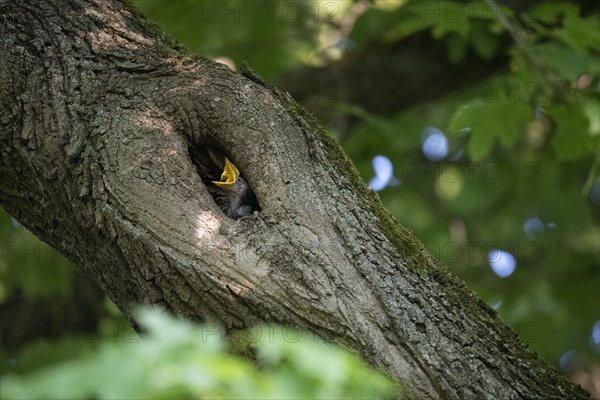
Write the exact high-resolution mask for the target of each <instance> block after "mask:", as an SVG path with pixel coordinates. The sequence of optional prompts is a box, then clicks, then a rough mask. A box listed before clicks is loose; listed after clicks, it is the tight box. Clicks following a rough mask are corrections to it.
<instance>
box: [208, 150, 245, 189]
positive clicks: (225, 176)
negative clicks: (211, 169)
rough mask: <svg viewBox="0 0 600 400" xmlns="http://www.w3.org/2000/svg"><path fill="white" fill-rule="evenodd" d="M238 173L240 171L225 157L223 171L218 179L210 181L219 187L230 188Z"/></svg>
mask: <svg viewBox="0 0 600 400" xmlns="http://www.w3.org/2000/svg"><path fill="white" fill-rule="evenodd" d="M239 175H240V171H239V170H238V169H237V168H236V166H235V165H233V163H232V162H231V161H229V159H228V158H227V157H225V168H223V173H222V174H221V180H220V181H212V183H214V184H215V185H217V186H218V187H220V188H221V189H225V190H227V189H230V188H231V187H232V186H233V184H234V183H235V181H236V180H237V177H238V176H239Z"/></svg>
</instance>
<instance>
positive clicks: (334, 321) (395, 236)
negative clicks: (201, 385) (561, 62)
mask: <svg viewBox="0 0 600 400" xmlns="http://www.w3.org/2000/svg"><path fill="white" fill-rule="evenodd" d="M0 18H1V25H0V43H1V45H0V83H1V86H0V156H1V163H0V203H1V204H2V206H3V207H5V208H6V209H7V210H8V212H10V213H11V214H13V215H14V216H15V217H16V218H18V219H19V221H20V222H21V223H23V224H24V225H25V226H27V227H28V229H30V230H31V231H32V232H34V233H35V234H36V235H37V236H38V237H40V238H41V239H42V240H44V241H46V242H48V243H49V244H51V245H52V246H54V247H56V248H57V249H58V250H59V251H60V252H62V253H63V254H65V255H66V256H67V257H69V258H70V259H71V260H72V261H73V262H74V263H75V264H76V265H78V266H79V267H80V268H82V269H83V270H84V271H85V272H87V273H88V274H89V275H90V276H91V277H92V278H93V279H94V280H96V281H97V282H98V283H99V284H100V285H101V286H102V288H103V289H104V290H105V291H106V292H107V293H108V295H109V296H110V298H111V299H112V300H113V301H114V302H115V303H116V304H117V305H118V306H119V308H120V309H121V310H122V311H123V312H124V313H125V314H126V315H127V314H129V313H130V311H131V307H132V306H133V305H135V304H140V303H141V304H159V305H161V306H163V307H165V308H167V309H169V310H171V311H172V312H174V313H175V314H177V315H180V316H184V317H186V318H189V319H192V320H195V321H207V320H210V321H216V322H219V323H221V324H222V325H223V326H224V327H225V328H226V329H228V330H229V331H233V330H237V329H242V328H246V327H249V326H252V325H255V324H257V323H261V322H276V323H280V324H289V325H292V326H295V327H297V328H300V329H304V330H308V331H311V332H314V333H315V334H317V335H319V336H321V337H323V338H326V339H329V340H332V341H335V342H337V343H340V344H343V345H345V346H348V347H349V348H351V349H353V350H355V351H356V352H358V353H360V354H361V355H362V356H363V357H364V358H365V359H366V360H368V361H369V362H370V363H371V364H373V365H374V366H376V367H379V368H381V369H382V370H383V371H385V372H387V373H388V374H389V375H390V376H392V377H393V379H394V380H396V381H397V382H399V383H401V384H402V385H404V386H405V387H406V389H407V390H408V393H409V397H411V398H415V399H426V398H443V399H465V398H473V399H481V398H490V399H498V398H501V399H506V398H540V399H550V398H555V399H558V398H560V399H564V398H585V397H586V395H585V394H584V392H583V391H582V390H581V389H580V388H579V387H578V386H575V385H574V384H572V383H570V382H568V381H567V380H566V379H565V378H564V377H563V376H561V375H560V374H558V373H557V372H556V371H555V370H554V369H552V368H551V367H550V366H549V365H548V364H547V363H546V362H544V361H542V360H540V359H539V358H538V357H537V356H536V355H535V354H534V353H532V352H531V351H529V350H527V349H526V348H525V346H523V345H522V344H521V343H520V341H519V339H518V338H517V336H516V334H515V333H514V332H513V331H512V330H511V329H510V328H509V327H507V326H506V325H505V324H504V323H502V322H501V321H500V319H499V318H498V317H497V315H496V313H495V312H494V311H493V310H492V309H491V308H489V307H488V306H487V305H485V304H484V303H483V302H482V301H481V300H480V299H478V298H477V297H476V296H475V295H474V294H473V293H472V292H470V291H469V290H468V289H467V288H466V286H465V285H464V283H463V282H461V281H460V280H458V279H457V278H456V277H455V276H454V275H452V274H451V273H450V272H448V270H446V269H445V268H444V267H441V266H439V265H438V264H437V262H436V261H435V260H433V259H432V258H431V256H430V255H429V254H428V253H427V252H426V251H425V250H424V248H423V246H422V245H421V244H420V243H419V242H418V241H417V240H416V239H414V238H413V237H412V236H411V235H410V233H408V232H407V231H406V230H404V229H403V228H401V227H400V226H399V225H398V223H397V222H396V221H395V220H394V219H393V218H392V217H391V216H390V214H389V213H388V212H387V211H386V210H385V209H384V208H383V207H382V205H381V203H380V201H379V199H378V197H377V195H376V194H374V193H373V192H372V191H370V190H369V189H368V188H367V186H366V185H365V184H364V183H363V182H362V181H361V180H360V178H359V177H358V174H357V173H356V171H355V169H354V168H353V166H352V164H351V163H350V161H348V159H347V158H346V156H345V155H344V154H343V152H342V151H341V150H340V148H339V146H338V145H337V144H336V143H335V142H333V141H332V140H331V139H330V138H328V136H327V135H326V134H325V133H324V132H323V131H322V130H321V129H320V128H319V126H318V124H317V123H316V122H315V120H314V119H313V118H312V117H311V116H310V115H308V114H306V113H305V112H304V111H303V110H302V109H301V108H299V107H298V106H297V105H296V104H295V103H294V102H293V101H292V100H291V98H290V97H289V96H288V95H285V94H281V93H279V92H278V91H277V90H274V89H272V88H270V87H268V86H267V85H265V84H263V83H261V81H260V80H258V79H257V78H256V77H254V76H253V74H252V73H251V72H248V71H247V72H246V73H245V75H246V76H242V75H237V74H235V73H233V72H232V71H230V70H228V69H227V68H226V67H224V66H222V65H219V64H216V63H214V62H211V61H209V60H206V59H203V58H200V57H197V56H194V55H192V54H189V53H186V52H185V51H184V50H183V49H182V48H180V47H178V45H176V44H175V43H173V42H171V41H170V40H169V39H168V38H166V37H165V35H164V34H162V33H161V32H159V31H158V30H157V29H156V28H155V27H154V26H153V25H151V24H149V23H148V22H147V21H145V20H144V18H143V17H142V16H141V15H140V14H139V13H138V12H137V11H135V10H134V9H133V8H132V7H131V6H130V5H128V4H127V3H122V2H119V1H117V0H69V1H67V0H50V1H49V0H19V1H17V0H0ZM205 144H210V145H212V146H215V147H218V148H220V149H221V150H222V151H224V152H225V153H226V154H227V156H228V157H229V158H230V159H231V160H232V161H233V162H234V164H235V165H237V166H238V168H239V169H240V170H241V171H242V174H244V176H245V177H246V180H247V181H248V182H249V183H250V185H251V187H252V188H253V190H254V192H255V194H256V196H257V198H258V201H259V203H260V206H261V209H262V210H261V211H260V212H259V213H257V214H254V215H252V216H250V217H246V218H242V219H240V220H237V221H234V220H232V219H229V218H227V217H226V216H225V215H224V214H223V213H222V211H221V210H220V209H219V208H218V207H217V205H216V204H215V202H214V200H213V198H212V197H211V196H210V194H209V192H208V191H207V189H206V186H204V184H203V183H202V181H201V179H200V177H199V176H198V174H197V172H196V169H195V167H194V165H193V164H192V162H191V160H190V157H189V149H190V148H191V147H194V148H200V147H202V146H203V145H205Z"/></svg>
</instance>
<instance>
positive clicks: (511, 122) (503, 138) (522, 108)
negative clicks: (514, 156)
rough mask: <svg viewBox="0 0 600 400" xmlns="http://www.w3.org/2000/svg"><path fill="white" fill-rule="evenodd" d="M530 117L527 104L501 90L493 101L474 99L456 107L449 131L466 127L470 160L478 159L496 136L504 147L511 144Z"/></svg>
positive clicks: (457, 130)
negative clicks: (510, 97) (457, 108)
mask: <svg viewBox="0 0 600 400" xmlns="http://www.w3.org/2000/svg"><path fill="white" fill-rule="evenodd" d="M507 116H510V117H509V118H507ZM532 119H533V112H532V110H531V106H530V105H529V104H525V103H520V102H517V101H513V100H512V99H509V98H508V97H507V96H506V95H505V94H504V93H501V94H499V99H498V100H497V101H493V102H492V101H490V102H486V101H484V100H482V99H477V100H475V101H474V102H473V103H471V104H468V105H466V106H463V107H462V108H460V109H459V110H458V111H457V112H456V114H454V116H453V117H452V120H451V121H450V127H449V130H450V131H451V132H454V133H455V134H456V133H459V132H460V131H464V130H469V132H470V135H471V138H470V140H469V143H468V146H467V149H468V151H469V155H470V156H471V158H472V159H473V160H481V159H482V158H483V157H485V156H486V155H488V154H489V152H490V151H491V149H492V146H493V145H494V142H495V140H496V139H499V140H500V142H501V143H502V144H503V145H504V146H511V145H513V144H515V143H516V142H517V140H518V139H519V137H520V136H521V133H522V131H523V127H524V125H525V123H526V122H528V121H531V120H532Z"/></svg>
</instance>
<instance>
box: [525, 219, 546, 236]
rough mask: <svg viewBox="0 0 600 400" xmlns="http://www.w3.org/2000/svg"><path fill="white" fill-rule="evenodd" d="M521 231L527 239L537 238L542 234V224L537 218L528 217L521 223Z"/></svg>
mask: <svg viewBox="0 0 600 400" xmlns="http://www.w3.org/2000/svg"><path fill="white" fill-rule="evenodd" d="M523 232H525V235H527V237H528V238H529V239H537V238H539V237H540V236H542V235H543V234H544V224H543V223H542V221H541V220H540V219H539V218H529V219H528V220H527V221H525V224H524V225H523Z"/></svg>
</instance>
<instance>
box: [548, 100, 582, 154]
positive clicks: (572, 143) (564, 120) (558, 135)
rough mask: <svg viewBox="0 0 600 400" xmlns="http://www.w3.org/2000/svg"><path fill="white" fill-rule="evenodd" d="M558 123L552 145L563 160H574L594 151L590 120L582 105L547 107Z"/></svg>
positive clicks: (549, 113)
mask: <svg viewBox="0 0 600 400" xmlns="http://www.w3.org/2000/svg"><path fill="white" fill-rule="evenodd" d="M547 113H548V115H549V116H550V118H552V120H553V121H554V123H555V124H556V128H555V129H556V132H555V134H554V138H553V139H552V147H553V148H554V151H555V152H556V157H557V159H558V160H561V161H568V160H574V159H578V158H581V157H583V156H584V155H586V154H589V153H592V152H593V151H594V149H593V145H592V140H591V137H590V135H589V134H588V128H589V122H588V119H587V118H586V116H585V114H584V112H583V110H582V109H581V107H578V106H574V105H569V106H567V105H565V104H557V105H554V106H551V107H549V108H548V109H547Z"/></svg>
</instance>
